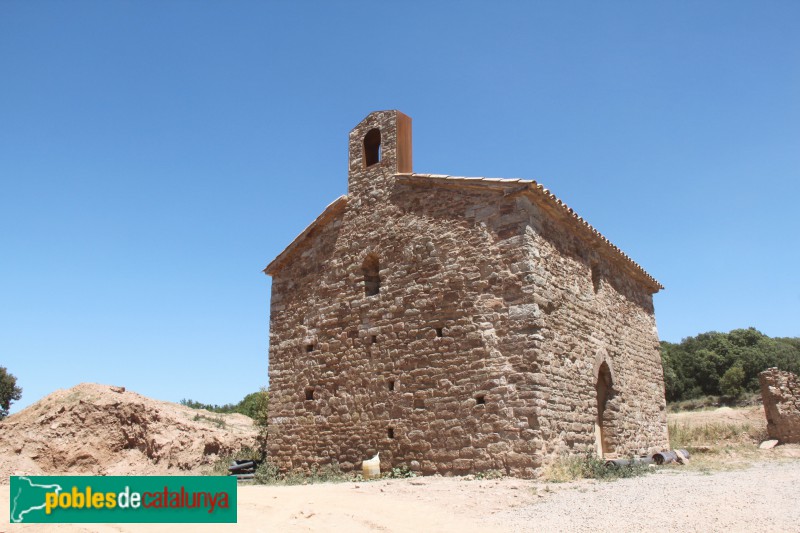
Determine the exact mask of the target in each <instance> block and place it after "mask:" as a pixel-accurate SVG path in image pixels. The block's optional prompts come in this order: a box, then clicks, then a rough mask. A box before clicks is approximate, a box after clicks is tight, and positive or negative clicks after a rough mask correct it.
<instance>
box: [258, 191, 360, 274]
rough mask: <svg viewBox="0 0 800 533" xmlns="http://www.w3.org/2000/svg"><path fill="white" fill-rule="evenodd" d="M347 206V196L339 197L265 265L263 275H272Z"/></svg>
mask: <svg viewBox="0 0 800 533" xmlns="http://www.w3.org/2000/svg"><path fill="white" fill-rule="evenodd" d="M345 205H347V195H343V196H340V197H339V198H337V199H336V200H334V201H333V202H331V203H330V204H328V207H326V208H325V210H324V211H322V214H320V215H319V216H318V217H317V218H316V219H314V222H312V223H311V224H309V225H308V227H307V228H306V229H304V230H303V231H301V232H300V235H298V236H297V237H295V238H294V240H293V241H292V242H291V244H289V246H287V247H286V248H285V249H284V250H283V251H282V252H281V253H280V254H278V257H276V258H275V259H273V260H272V262H271V263H270V264H268V265H267V268H265V269H264V271H263V272H264V273H265V274H267V275H270V276H271V275H272V274H273V273H274V272H275V271H276V269H277V268H278V267H279V266H280V265H281V264H282V263H283V262H284V261H285V260H286V258H288V257H289V256H290V255H292V253H293V252H294V251H295V250H296V249H297V247H298V246H300V243H301V242H303V241H304V240H306V238H307V237H310V236H311V235H312V234H313V233H314V232H315V231H316V230H317V229H318V228H320V227H322V226H324V225H325V224H326V223H327V222H328V221H329V220H330V219H331V218H333V217H334V216H335V215H336V214H337V213H339V212H341V211H342V210H343V209H344V206H345Z"/></svg>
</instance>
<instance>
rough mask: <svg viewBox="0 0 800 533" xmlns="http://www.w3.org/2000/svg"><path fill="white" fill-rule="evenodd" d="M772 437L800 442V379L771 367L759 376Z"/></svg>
mask: <svg viewBox="0 0 800 533" xmlns="http://www.w3.org/2000/svg"><path fill="white" fill-rule="evenodd" d="M758 381H759V384H760V385H761V398H762V400H763V402H764V412H765V414H766V415H767V433H768V434H769V438H771V439H776V440H778V441H779V442H780V443H781V444H789V443H795V444H800V378H798V377H797V376H796V375H794V374H792V373H791V372H784V371H781V370H778V369H777V368H768V369H767V370H765V371H763V372H761V373H760V374H759V375H758Z"/></svg>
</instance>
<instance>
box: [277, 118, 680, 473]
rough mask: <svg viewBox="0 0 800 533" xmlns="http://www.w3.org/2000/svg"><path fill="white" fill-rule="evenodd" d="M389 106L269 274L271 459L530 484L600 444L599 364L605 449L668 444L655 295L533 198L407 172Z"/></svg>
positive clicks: (356, 136)
mask: <svg viewBox="0 0 800 533" xmlns="http://www.w3.org/2000/svg"><path fill="white" fill-rule="evenodd" d="M392 113H395V112H380V113H376V114H373V115H370V117H368V118H367V119H366V120H365V121H364V122H362V124H360V125H359V126H358V127H357V128H356V129H355V130H354V131H353V133H352V134H351V141H350V147H351V148H350V151H351V161H350V163H351V164H350V183H349V191H350V192H349V194H348V197H347V201H346V205H345V206H344V208H343V209H341V211H340V212H338V213H336V215H335V216H334V217H333V219H332V220H329V221H328V222H327V223H326V224H324V225H323V226H322V227H321V228H319V229H316V230H315V231H314V232H312V234H310V235H309V236H308V237H307V238H306V239H305V242H303V243H302V244H301V246H300V247H299V248H298V249H296V250H295V251H294V252H293V254H292V256H291V257H290V258H288V259H286V260H285V261H284V262H283V263H281V265H279V267H278V268H276V269H275V270H274V271H272V272H271V275H272V276H273V284H272V302H271V318H270V415H269V416H270V439H269V453H270V457H271V459H272V460H273V461H275V462H276V463H277V464H278V465H279V466H280V467H281V468H282V469H297V468H309V467H310V466H312V465H314V464H327V463H330V462H337V463H339V464H340V466H341V467H342V468H343V469H345V470H347V469H351V468H357V467H358V466H359V465H360V462H361V461H362V460H364V459H366V458H369V457H371V456H373V455H374V454H375V453H377V452H380V454H381V467H382V469H386V468H390V467H392V466H397V465H398V464H406V465H408V466H410V467H411V468H412V469H414V470H416V471H420V472H422V473H424V474H433V473H441V474H452V473H455V474H465V473H469V472H475V471H484V470H490V469H498V470H502V471H504V472H506V473H509V474H512V475H519V476H525V477H530V476H533V475H536V474H537V472H538V469H540V468H541V467H542V466H543V464H545V463H546V462H547V461H548V460H551V459H552V458H554V457H557V456H558V455H560V454H564V453H578V452H585V451H589V450H593V449H595V445H596V444H595V443H596V437H595V423H596V418H597V407H598V404H597V393H596V389H595V384H596V383H597V381H598V371H599V369H600V368H601V367H602V366H603V365H606V366H607V367H608V368H609V370H610V375H611V381H612V387H611V392H610V394H609V400H608V403H607V407H606V412H605V416H604V417H603V424H602V425H603V427H604V433H605V435H606V438H605V441H606V442H607V446H606V450H605V451H606V453H626V454H627V453H644V452H648V451H653V450H656V449H658V450H660V449H663V448H665V447H667V446H668V441H667V433H666V415H665V402H664V390H663V375H662V370H661V363H660V355H659V350H658V337H657V333H656V330H655V319H654V316H653V307H652V296H651V294H650V293H649V292H648V290H646V289H645V288H644V286H643V285H642V283H640V282H639V281H637V280H635V279H634V278H633V277H632V276H631V275H630V273H629V272H627V271H626V270H625V269H624V268H623V267H621V266H619V265H618V264H617V263H616V262H615V261H614V260H613V258H611V257H609V256H608V255H607V254H606V253H604V251H603V250H602V249H600V248H598V247H595V246H593V245H592V243H590V242H588V241H587V240H585V239H581V238H579V237H577V236H576V235H577V233H578V230H577V229H576V228H575V227H573V222H572V221H571V220H570V219H567V218H565V217H563V216H562V215H560V214H558V213H555V212H551V210H549V208H547V207H544V206H542V205H539V203H538V202H537V200H536V198H535V197H532V196H531V195H529V194H526V193H521V194H518V193H515V192H514V191H513V190H500V189H497V188H487V187H483V186H467V185H465V184H464V183H457V182H449V181H447V180H436V179H424V178H419V179H417V178H415V177H414V175H408V174H401V175H398V174H397V173H396V170H397V167H396V165H395V164H394V162H393V159H392V158H393V157H394V154H395V153H397V150H398V146H397V145H396V144H394V143H395V142H396V139H395V138H394V137H393V132H394V129H393V124H394V122H393V120H394V117H393V115H392ZM376 126H377V127H380V129H381V134H382V142H385V143H386V148H387V149H386V150H385V151H384V152H383V159H382V162H381V164H380V165H378V166H372V167H369V168H364V165H363V164H362V162H361V161H360V160H358V161H354V158H355V157H357V156H358V154H359V144H358V143H359V140H360V139H361V138H362V137H363V135H364V134H365V133H366V131H368V129H370V128H373V127H376ZM400 149H402V146H401V147H400ZM370 257H371V258H376V259H377V261H378V263H379V266H380V290H379V293H378V294H377V295H374V296H368V295H366V294H365V290H364V271H363V269H362V266H363V265H364V264H365V261H368V258H370Z"/></svg>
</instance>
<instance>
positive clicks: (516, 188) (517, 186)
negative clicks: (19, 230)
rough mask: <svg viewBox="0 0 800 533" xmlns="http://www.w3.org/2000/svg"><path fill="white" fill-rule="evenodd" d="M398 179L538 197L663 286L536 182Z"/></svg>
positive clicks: (658, 286) (436, 176)
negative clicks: (473, 187)
mask: <svg viewBox="0 0 800 533" xmlns="http://www.w3.org/2000/svg"><path fill="white" fill-rule="evenodd" d="M398 178H401V179H403V180H404V181H408V182H414V181H417V180H420V181H426V182H428V183H437V182H438V183H439V184H442V185H447V184H449V183H452V184H453V185H458V186H477V187H490V188H501V189H503V190H506V191H508V192H509V193H511V194H516V193H523V192H524V193H529V194H533V195H535V196H538V197H540V198H542V199H543V200H544V201H545V203H548V204H550V205H551V206H552V207H554V208H555V209H556V210H560V211H561V212H562V213H564V214H565V215H567V216H569V217H571V218H572V219H573V220H575V221H576V222H577V223H578V225H579V226H581V227H583V228H584V229H585V230H586V231H587V232H588V234H589V235H590V236H591V237H592V238H594V239H596V240H598V241H599V242H600V243H602V244H603V245H604V246H605V247H606V248H607V249H608V250H610V251H611V252H612V254H614V255H616V256H617V257H618V258H620V259H622V261H623V262H625V263H627V264H628V265H629V266H630V267H632V268H633V270H634V271H636V272H639V273H640V274H642V275H643V276H644V277H645V279H647V280H648V281H650V282H651V283H652V284H653V286H654V287H655V288H656V291H658V290H660V289H663V288H664V286H663V285H662V284H661V283H659V282H658V280H657V279H655V278H654V277H653V276H651V275H650V274H648V273H647V271H646V270H645V269H644V268H642V266H641V265H640V264H639V263H637V262H636V261H634V260H633V259H631V258H630V257H628V255H627V254H626V253H625V252H623V251H622V250H620V249H619V248H618V247H617V246H616V245H615V244H614V243H612V242H611V241H609V240H608V239H607V238H606V237H605V236H604V235H603V234H602V233H600V232H599V231H597V230H596V229H595V228H594V226H592V225H591V224H589V223H588V222H586V220H584V219H583V217H581V216H579V215H578V213H576V212H575V210H573V209H572V208H571V207H569V206H568V205H567V204H565V203H564V202H562V201H561V200H560V199H558V198H557V197H556V195H554V194H553V193H551V192H550V191H549V190H548V189H546V188H544V187H543V186H542V184H541V183H537V182H536V181H535V180H523V179H502V178H479V177H476V178H469V177H461V176H448V175H444V174H398Z"/></svg>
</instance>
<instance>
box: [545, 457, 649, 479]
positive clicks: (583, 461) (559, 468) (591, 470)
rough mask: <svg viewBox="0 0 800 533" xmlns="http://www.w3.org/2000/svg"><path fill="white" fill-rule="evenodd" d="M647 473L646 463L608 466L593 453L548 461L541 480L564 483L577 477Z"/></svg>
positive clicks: (598, 477) (597, 477) (625, 476)
mask: <svg viewBox="0 0 800 533" xmlns="http://www.w3.org/2000/svg"><path fill="white" fill-rule="evenodd" d="M647 473H648V468H647V466H646V465H640V464H637V465H629V466H620V467H608V466H606V462H605V461H604V460H602V459H599V458H597V456H595V455H593V454H585V455H568V456H563V457H561V458H559V459H558V460H557V461H554V462H552V463H550V464H549V465H548V466H547V467H546V468H545V472H544V474H543V476H542V480H543V481H550V482H553V483H566V482H569V481H576V480H578V479H598V480H601V481H613V480H615V479H621V478H628V477H636V476H642V475H644V474H647Z"/></svg>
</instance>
